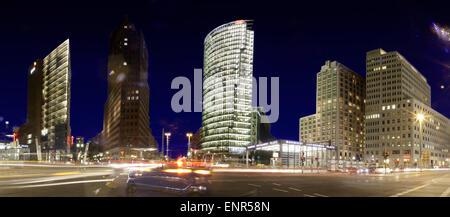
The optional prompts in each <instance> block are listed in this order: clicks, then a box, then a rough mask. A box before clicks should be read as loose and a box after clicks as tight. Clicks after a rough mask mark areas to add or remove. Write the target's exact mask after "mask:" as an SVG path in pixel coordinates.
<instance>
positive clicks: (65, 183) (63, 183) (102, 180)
mask: <svg viewBox="0 0 450 217" xmlns="http://www.w3.org/2000/svg"><path fill="white" fill-rule="evenodd" d="M113 180H114V179H96V180H82V181H72V182H58V183H48V184H39V185H23V186H8V187H2V189H11V188H39V187H51V186H58V185H74V184H85V183H96V182H111V181H113Z"/></svg>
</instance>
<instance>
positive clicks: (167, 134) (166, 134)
mask: <svg viewBox="0 0 450 217" xmlns="http://www.w3.org/2000/svg"><path fill="white" fill-rule="evenodd" d="M164 135H165V136H166V139H167V140H166V141H167V142H166V143H167V148H166V153H167V155H166V156H167V158H169V137H170V136H171V135H172V134H171V133H170V132H168V133H164Z"/></svg>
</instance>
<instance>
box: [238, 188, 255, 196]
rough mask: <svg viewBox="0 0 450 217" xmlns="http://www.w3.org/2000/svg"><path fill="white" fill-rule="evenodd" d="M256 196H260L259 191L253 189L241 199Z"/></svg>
mask: <svg viewBox="0 0 450 217" xmlns="http://www.w3.org/2000/svg"><path fill="white" fill-rule="evenodd" d="M255 195H258V190H257V189H253V190H251V191H249V192H247V193H244V194H241V195H240V196H239V197H251V196H255Z"/></svg>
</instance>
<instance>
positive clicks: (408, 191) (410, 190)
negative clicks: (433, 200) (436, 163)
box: [390, 184, 430, 197]
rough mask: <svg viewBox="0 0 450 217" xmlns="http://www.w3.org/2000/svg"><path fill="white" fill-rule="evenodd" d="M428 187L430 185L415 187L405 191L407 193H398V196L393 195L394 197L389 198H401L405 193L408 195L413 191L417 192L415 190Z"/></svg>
mask: <svg viewBox="0 0 450 217" xmlns="http://www.w3.org/2000/svg"><path fill="white" fill-rule="evenodd" d="M428 185H430V184H425V185H421V186H417V187H415V188H411V189H409V190H407V191H404V192H400V193H398V194H394V195H392V196H390V197H399V196H402V195H404V194H407V193H410V192H413V191H417V190H419V189H421V188H425V187H427V186H428Z"/></svg>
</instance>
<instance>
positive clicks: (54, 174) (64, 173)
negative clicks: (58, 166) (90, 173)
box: [51, 171, 81, 176]
mask: <svg viewBox="0 0 450 217" xmlns="http://www.w3.org/2000/svg"><path fill="white" fill-rule="evenodd" d="M77 174H81V173H80V172H79V171H73V172H62V173H53V174H51V176H68V175H77Z"/></svg>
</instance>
